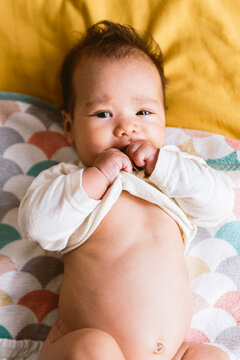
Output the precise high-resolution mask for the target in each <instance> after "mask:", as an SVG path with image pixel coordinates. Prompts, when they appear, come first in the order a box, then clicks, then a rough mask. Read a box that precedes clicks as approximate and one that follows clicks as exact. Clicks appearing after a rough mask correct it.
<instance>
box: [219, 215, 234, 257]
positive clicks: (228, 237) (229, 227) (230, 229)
mask: <svg viewBox="0 0 240 360" xmlns="http://www.w3.org/2000/svg"><path fill="white" fill-rule="evenodd" d="M215 238H218V239H222V240H225V241H227V242H228V243H229V244H231V245H232V246H233V247H234V248H235V249H236V250H237V252H238V254H239V255H240V221H231V222H229V223H227V224H225V225H223V226H222V227H221V228H220V229H219V230H218V232H217V233H216V235H215Z"/></svg>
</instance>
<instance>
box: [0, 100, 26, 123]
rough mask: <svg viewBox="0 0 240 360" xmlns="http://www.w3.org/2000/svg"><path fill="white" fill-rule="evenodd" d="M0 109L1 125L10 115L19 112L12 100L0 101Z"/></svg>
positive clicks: (16, 104)
mask: <svg viewBox="0 0 240 360" xmlns="http://www.w3.org/2000/svg"><path fill="white" fill-rule="evenodd" d="M0 108H1V112H0V123H2V124H4V123H5V122H6V120H7V119H8V117H9V116H10V115H11V114H12V113H14V112H20V111H21V109H20V107H19V106H18V103H17V102H16V101H12V100H1V102H0Z"/></svg>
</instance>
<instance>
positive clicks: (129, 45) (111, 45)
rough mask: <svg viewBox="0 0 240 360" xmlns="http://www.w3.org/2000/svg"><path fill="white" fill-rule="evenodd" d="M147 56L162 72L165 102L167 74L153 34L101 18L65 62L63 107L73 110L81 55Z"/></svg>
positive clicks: (61, 78) (95, 56) (62, 79)
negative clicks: (75, 80) (139, 32)
mask: <svg viewBox="0 0 240 360" xmlns="http://www.w3.org/2000/svg"><path fill="white" fill-rule="evenodd" d="M141 53H143V55H144V54H145V55H147V57H149V58H150V59H151V60H152V62H153V63H154V64H155V65H156V67H157V70H158V72H159V75H160V78H161V82H162V88H163V101H164V106H165V108H166V104H165V84H166V77H165V75H164V71H163V57H162V52H161V49H160V47H159V46H158V44H157V43H156V42H155V40H154V39H153V38H152V36H151V35H147V36H146V38H143V37H141V36H140V35H139V34H138V33H137V32H136V30H135V29H134V28H133V27H131V26H130V25H127V26H124V25H121V24H118V23H114V22H111V21H106V20H105V21H100V22H98V23H96V24H94V25H93V26H91V27H90V28H89V29H88V30H87V32H86V34H85V35H84V36H83V37H82V38H81V39H80V40H79V41H78V43H77V44H76V45H75V46H74V47H73V48H72V49H71V51H70V52H69V53H68V54H67V56H66V57H65V59H64V61H63V65H62V69H61V73H60V80H61V85H62V94H63V101H64V105H63V107H64V110H66V111H68V112H70V113H71V112H72V110H73V101H71V99H73V98H74V94H73V89H72V78H73V73H74V70H75V68H76V65H77V64H78V63H79V61H80V59H81V57H82V56H83V55H86V56H88V57H91V58H103V57H108V58H109V57H110V58H117V59H119V58H124V57H127V56H130V55H132V54H138V55H139V54H141Z"/></svg>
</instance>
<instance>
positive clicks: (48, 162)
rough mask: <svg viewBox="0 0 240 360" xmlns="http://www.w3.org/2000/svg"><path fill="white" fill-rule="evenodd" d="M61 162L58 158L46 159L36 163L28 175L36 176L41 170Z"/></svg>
mask: <svg viewBox="0 0 240 360" xmlns="http://www.w3.org/2000/svg"><path fill="white" fill-rule="evenodd" d="M57 164H59V162H58V161H56V160H44V161H40V162H38V163H37V164H34V165H33V166H32V167H31V168H30V169H29V170H28V172H27V175H29V176H34V177H36V176H37V175H38V174H40V172H41V171H43V170H46V169H49V168H50V167H52V166H54V165H57Z"/></svg>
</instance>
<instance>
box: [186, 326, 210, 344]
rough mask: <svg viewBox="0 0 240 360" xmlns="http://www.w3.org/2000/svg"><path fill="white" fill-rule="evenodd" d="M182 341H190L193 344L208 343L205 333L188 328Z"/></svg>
mask: <svg viewBox="0 0 240 360" xmlns="http://www.w3.org/2000/svg"><path fill="white" fill-rule="evenodd" d="M184 342H192V343H195V344H202V343H210V340H209V338H208V337H207V335H206V334H205V333H204V332H203V331H202V330H199V329H189V331H188V333H187V336H186V337H185V339H184Z"/></svg>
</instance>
